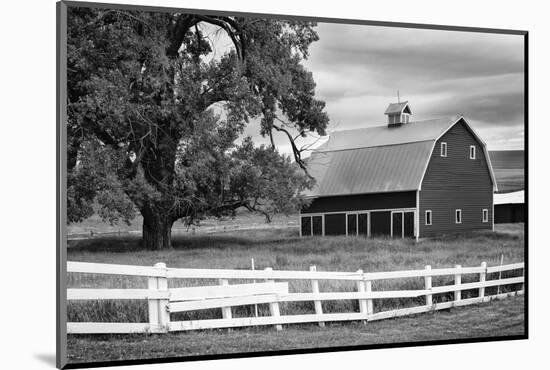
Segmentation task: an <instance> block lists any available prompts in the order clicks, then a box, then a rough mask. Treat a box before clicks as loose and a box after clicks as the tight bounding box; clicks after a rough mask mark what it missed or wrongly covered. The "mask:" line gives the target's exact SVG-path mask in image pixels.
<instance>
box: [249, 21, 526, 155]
mask: <svg viewBox="0 0 550 370" xmlns="http://www.w3.org/2000/svg"><path fill="white" fill-rule="evenodd" d="M317 32H318V34H319V38H320V40H319V41H318V42H316V43H314V44H313V45H312V46H311V48H310V57H309V59H308V60H307V61H305V65H306V67H307V68H308V69H309V70H310V71H312V72H313V77H314V79H315V81H316V83H317V88H316V94H317V96H318V97H319V98H320V99H322V100H324V101H326V103H327V106H326V110H327V112H328V114H329V117H330V119H331V122H330V126H329V132H331V131H334V130H342V129H352V128H359V127H369V126H378V125H383V124H385V122H386V117H385V116H384V110H385V108H386V106H387V105H388V103H390V102H392V101H395V100H397V97H396V92H397V90H399V91H400V94H401V99H402V100H409V102H410V104H411V107H412V110H413V119H415V120H422V119H431V118H437V117H442V116H453V115H456V114H463V115H464V116H465V117H466V118H467V119H468V121H469V122H470V123H471V124H472V125H473V126H474V128H475V129H476V130H477V131H478V132H479V133H480V135H481V136H482V137H483V139H484V140H485V141H486V142H487V144H488V146H489V149H493V148H498V149H507V148H508V149H518V148H522V147H523V134H522V133H523V124H524V121H523V120H524V110H525V106H524V94H525V92H524V50H523V37H522V36H517V35H499V34H488V33H475V32H458V31H441V30H418V29H409V28H395V27H380V26H365V25H343V24H330V23H319V25H318V27H317ZM258 132H259V125H258V124H257V122H253V123H251V125H250V126H249V127H248V128H247V134H250V135H252V136H253V138H254V140H255V141H257V142H258V143H267V142H268V141H267V140H266V139H265V138H261V137H260V136H259V134H258ZM285 140H286V138H285V137H282V136H278V137H277V138H276V142H277V144H278V145H279V146H280V150H281V151H282V152H287V153H290V147H289V146H288V145H287V144H286V141H285ZM304 142H307V140H305V141H304Z"/></svg>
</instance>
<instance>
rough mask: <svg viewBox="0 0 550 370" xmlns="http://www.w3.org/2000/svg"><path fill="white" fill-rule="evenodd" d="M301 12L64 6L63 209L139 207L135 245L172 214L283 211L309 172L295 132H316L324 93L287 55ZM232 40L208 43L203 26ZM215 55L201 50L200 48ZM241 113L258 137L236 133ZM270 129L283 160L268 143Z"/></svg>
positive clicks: (304, 49) (304, 37) (297, 57)
mask: <svg viewBox="0 0 550 370" xmlns="http://www.w3.org/2000/svg"><path fill="white" fill-rule="evenodd" d="M314 26H315V25H314V24H313V23H311V22H305V21H282V20H275V19H252V18H243V17H229V16H206V15H196V14H182V13H160V12H158V13H151V12H138V11H122V10H113V9H91V8H72V7H71V8H69V13H68V60H67V64H68V65H67V74H68V76H67V77H68V122H67V131H68V143H67V144H68V219H69V221H70V222H76V221H80V220H82V219H84V218H86V217H88V216H89V215H90V214H91V213H92V212H93V209H92V203H93V202H96V203H97V204H99V206H100V214H101V216H102V217H103V218H104V219H107V220H110V221H113V222H114V221H118V220H125V221H129V220H130V219H132V218H133V217H134V210H135V209H137V210H138V211H139V212H140V213H141V215H142V216H143V220H144V225H143V233H144V234H143V236H144V242H145V244H146V246H147V247H149V248H165V247H170V229H171V227H172V224H173V223H174V222H175V221H176V220H179V219H183V220H184V221H185V222H187V223H194V222H196V221H197V220H200V219H201V218H203V217H206V216H222V215H226V214H231V213H233V212H234V211H235V210H236V209H237V208H239V207H244V208H246V209H248V210H250V211H256V212H260V213H262V214H264V215H266V217H267V218H268V219H269V217H270V215H271V214H273V213H275V212H292V211H294V210H296V209H297V208H299V207H300V206H301V204H302V203H303V202H304V200H303V199H302V198H301V197H300V191H301V190H303V189H305V188H307V187H310V186H312V184H313V180H312V179H311V177H309V176H308V175H307V174H306V173H305V172H304V170H305V169H306V167H305V165H304V162H303V160H302V157H301V153H302V151H301V149H300V148H298V146H297V145H296V139H297V138H299V137H302V136H305V135H306V134H307V133H308V132H316V133H317V134H319V135H324V134H325V129H326V126H327V124H328V117H327V115H326V113H325V112H324V106H325V104H324V102H322V101H320V100H317V99H316V98H315V83H314V81H313V77H312V75H311V73H310V72H308V71H307V70H306V69H305V68H304V66H303V65H302V64H301V63H302V61H303V59H304V58H307V57H308V48H309V46H310V44H311V43H312V42H314V41H316V40H317V39H318V36H317V34H316V33H315V31H314ZM212 30H214V31H215V32H221V33H223V34H225V35H226V36H227V37H228V38H229V39H230V40H231V44H232V47H231V48H229V49H228V50H225V51H224V50H222V51H220V50H216V44H215V43H214V42H212V41H211V40H210V38H209V34H208V32H210V31H212ZM214 52H216V53H219V54H218V55H219V57H216V58H212V57H211V56H212V55H213V53H214ZM251 119H261V129H260V133H261V134H262V135H264V136H268V137H270V138H271V146H269V147H266V146H260V147H254V145H253V143H252V141H251V139H245V140H243V141H242V143H240V144H236V143H237V142H238V140H237V139H238V138H239V137H240V136H241V135H242V133H243V130H244V128H245V126H246V125H247V124H248V123H249V122H250V120H251ZM274 131H280V132H283V133H284V134H285V135H286V136H287V138H288V139H289V142H290V143H291V146H292V149H293V156H294V162H293V161H291V160H290V158H289V157H286V156H284V155H281V154H280V153H279V152H278V151H277V150H276V147H275V143H274V140H273V132H274Z"/></svg>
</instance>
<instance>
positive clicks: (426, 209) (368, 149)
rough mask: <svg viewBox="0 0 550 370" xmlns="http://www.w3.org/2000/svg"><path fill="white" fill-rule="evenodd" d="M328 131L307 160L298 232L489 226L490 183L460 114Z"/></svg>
mask: <svg viewBox="0 0 550 370" xmlns="http://www.w3.org/2000/svg"><path fill="white" fill-rule="evenodd" d="M385 114H386V115H387V116H388V121H387V124H386V125H383V126H377V127H368V128H361V129H354V130H347V131H336V132H333V133H332V134H331V135H330V137H329V139H328V141H327V142H325V143H324V144H323V145H321V146H320V147H319V148H317V149H316V150H315V151H314V152H313V153H312V154H311V156H310V158H309V159H308V162H307V165H308V170H309V173H310V174H311V175H312V176H313V177H314V178H315V180H316V185H315V187H314V188H312V189H311V190H310V191H308V192H307V193H306V194H305V195H306V196H307V197H308V198H310V199H311V203H310V204H309V205H308V206H307V207H305V208H303V209H302V210H301V212H300V225H301V230H300V231H301V235H302V236H308V235H364V236H377V235H381V236H390V237H399V238H404V237H411V238H413V237H414V238H416V239H417V240H418V238H420V237H429V236H435V235H440V234H443V233H453V232H458V231H467V230H474V229H492V228H493V191H496V190H497V184H496V181H495V177H494V174H493V170H492V167H491V163H490V159H489V156H488V154H487V148H486V145H485V143H484V142H483V141H482V140H481V138H480V137H479V135H477V134H476V132H475V131H474V130H473V129H472V127H471V126H470V125H469V124H468V122H467V121H466V119H465V118H464V117H462V116H456V117H448V118H439V119H433V120H426V121H410V120H409V116H410V115H411V114H412V111H411V108H410V106H409V103H408V102H402V103H394V104H390V105H389V107H388V109H386V112H385Z"/></svg>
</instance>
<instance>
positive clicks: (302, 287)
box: [67, 224, 524, 322]
mask: <svg viewBox="0 0 550 370" xmlns="http://www.w3.org/2000/svg"><path fill="white" fill-rule="evenodd" d="M523 233H524V231H523V224H514V225H497V227H496V232H494V233H493V232H473V233H467V234H460V235H452V236H445V237H440V238H436V239H430V240H423V241H420V242H419V243H415V242H414V241H411V240H393V239H364V238H356V237H312V238H300V237H299V236H298V232H297V231H296V230H295V229H288V230H250V231H246V232H245V231H240V232H232V233H222V234H211V235H195V236H193V235H189V236H187V235H185V236H176V237H174V240H173V246H174V248H173V249H172V250H168V251H148V250H144V249H143V248H141V246H140V241H139V238H137V237H132V236H125V237H110V238H98V239H90V240H83V241H74V242H71V243H70V245H69V249H68V260H70V261H86V262H100V263H120V264H133V265H145V266H147V265H149V266H150V265H153V264H155V263H156V262H165V263H166V264H167V265H168V266H169V267H188V268H227V269H250V268H251V266H250V259H251V258H254V261H255V268H256V269H263V268H265V267H272V268H273V269H275V270H302V271H305V270H308V269H309V266H311V265H316V266H317V270H318V271H356V270H358V269H363V270H364V271H365V272H377V271H394V270H409V269H422V268H424V266H425V265H428V264H429V265H431V266H432V268H441V267H452V266H454V265H455V264H460V265H462V266H478V265H479V264H480V263H481V262H482V261H485V262H487V264H488V265H489V266H493V265H498V264H499V263H500V256H501V254H503V255H504V262H505V263H513V262H521V261H524V234H523ZM512 276H518V272H517V271H516V272H507V273H506V274H504V273H503V274H502V278H506V277H512ZM493 278H498V274H495V275H493V276H488V277H487V279H493ZM477 279H478V275H477V274H469V275H463V277H462V282H463V283H468V282H474V281H477ZM241 282H243V281H241ZM248 282H250V281H248ZM231 283H232V284H235V283H239V281H236V280H235V281H231ZM452 283H453V277H452V276H447V277H434V278H433V286H438V285H449V284H452ZM216 284H218V281H216V280H209V279H170V280H169V286H170V287H184V286H200V285H216ZM310 284H311V283H310V282H309V281H301V280H299V281H290V282H289V290H290V291H291V292H310V291H311V285H310ZM319 286H320V291H321V292H331V291H356V285H355V282H349V281H327V280H324V281H320V282H319ZM68 287H70V288H92V287H95V288H145V287H147V279H146V278H140V277H129V276H110V275H95V274H80V273H69V274H68ZM423 287H424V279H423V278H410V279H389V280H381V281H375V282H373V289H374V290H405V289H406V290H409V289H422V288H423ZM511 288H514V289H515V288H516V287H511ZM496 290H497V288H496V287H493V288H486V294H494V293H495V292H496ZM501 291H504V290H501ZM477 294H478V290H470V291H463V292H462V298H463V299H466V298H470V297H475V296H477ZM452 299H453V293H452V292H451V293H446V294H437V295H434V297H433V300H434V303H435V302H444V301H448V300H452ZM424 302H425V298H424V297H419V298H403V299H383V300H375V301H374V310H375V312H378V311H385V310H391V309H396V308H403V307H410V306H416V305H420V304H423V303H424ZM322 305H323V310H324V312H357V311H358V310H359V308H358V302H357V300H348V301H325V302H323V303H322ZM258 311H259V315H260V316H265V315H269V309H268V305H258ZM67 312H68V320H69V321H71V322H76V321H91V322H147V320H148V316H147V302H146V301H123V300H113V301H84V302H75V301H72V302H69V304H68V306H67ZM314 312H315V311H314V306H313V303H312V302H288V303H283V304H281V314H283V315H287V314H303V313H314ZM253 315H254V308H253V306H242V307H235V308H233V316H234V317H246V316H249V317H250V316H253ZM212 318H221V310H219V309H214V310H201V311H192V312H186V313H179V314H172V316H171V319H172V320H200V319H212Z"/></svg>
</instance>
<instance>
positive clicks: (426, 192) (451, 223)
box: [419, 122, 493, 237]
mask: <svg viewBox="0 0 550 370" xmlns="http://www.w3.org/2000/svg"><path fill="white" fill-rule="evenodd" d="M441 142H446V143H447V157H441V155H440V154H441V152H440V148H441ZM470 145H475V147H476V159H470ZM419 200H420V225H419V226H420V237H429V236H435V235H439V234H442V233H452V232H459V231H466V230H475V229H492V227H493V185H492V181H491V175H490V172H489V166H488V164H487V160H486V158H485V153H484V151H483V147H482V145H481V143H479V142H478V141H477V140H476V139H475V137H474V136H473V135H472V134H471V133H470V131H469V130H468V129H467V128H466V126H465V125H464V123H462V122H459V123H457V124H456V125H455V126H453V127H452V128H451V129H450V130H449V131H448V132H447V133H446V134H445V135H443V136H442V137H441V138H440V139H439V140H438V141H437V142H436V144H435V148H434V151H433V153H432V156H431V159H430V162H429V164H428V168H427V170H426V174H425V176H424V180H423V182H422V190H421V191H420V192H419ZM456 209H461V210H462V223H460V224H457V223H455V210H456ZM483 209H488V210H489V220H488V222H486V223H484V222H482V221H483V219H482V210H483ZM426 210H431V211H432V225H431V226H428V225H425V219H424V217H425V216H424V215H425V211H426Z"/></svg>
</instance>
